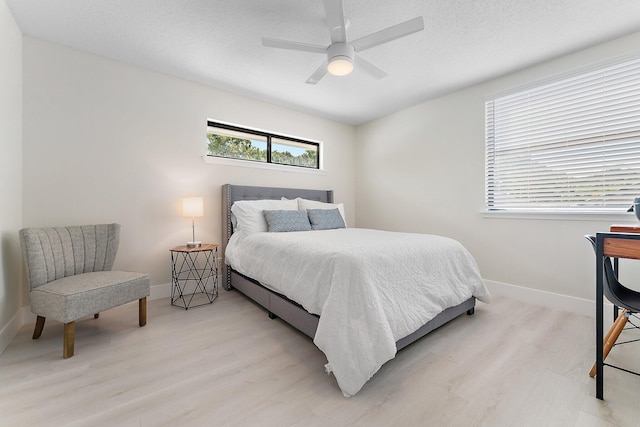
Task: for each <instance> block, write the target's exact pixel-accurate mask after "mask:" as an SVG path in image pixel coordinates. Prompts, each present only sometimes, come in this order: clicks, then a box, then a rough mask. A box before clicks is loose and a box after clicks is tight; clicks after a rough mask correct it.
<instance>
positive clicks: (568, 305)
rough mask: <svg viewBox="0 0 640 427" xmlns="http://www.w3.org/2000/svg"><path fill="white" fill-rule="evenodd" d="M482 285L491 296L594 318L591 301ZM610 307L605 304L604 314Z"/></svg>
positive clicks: (493, 285)
mask: <svg viewBox="0 0 640 427" xmlns="http://www.w3.org/2000/svg"><path fill="white" fill-rule="evenodd" d="M484 283H485V284H486V285H487V288H489V291H490V292H491V294H492V295H493V296H506V297H508V298H513V299H515V300H520V301H524V302H530V303H533V304H539V305H544V306H545V307H551V308H555V309H558V310H566V311H570V312H572V313H575V314H580V315H583V316H589V317H595V310H596V303H595V301H592V300H588V299H583V298H577V297H572V296H568V295H562V294H556V293H553V292H547V291H541V290H539V289H532V288H524V287H522V286H516V285H510V284H507V283H500V282H494V281H491V280H485V281H484ZM612 307H613V306H612V305H611V304H609V303H608V302H605V308H604V309H605V312H606V311H608V310H610V309H611V308H612Z"/></svg>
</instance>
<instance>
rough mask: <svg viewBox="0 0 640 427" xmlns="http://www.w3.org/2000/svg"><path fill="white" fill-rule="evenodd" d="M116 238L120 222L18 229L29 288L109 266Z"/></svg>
mask: <svg viewBox="0 0 640 427" xmlns="http://www.w3.org/2000/svg"><path fill="white" fill-rule="evenodd" d="M119 242H120V225H119V224H99V225H77V226H69V227H50V228H24V229H22V230H20V244H21V245H22V256H23V258H24V263H25V267H26V270H27V281H28V283H29V290H31V289H33V288H36V287H38V286H41V285H44V284H45V283H49V282H51V281H53V280H58V279H61V278H63V277H67V276H73V275H76V274H81V273H89V272H92V271H108V270H111V268H112V267H113V262H114V261H115V258H116V253H117V251H118V244H119Z"/></svg>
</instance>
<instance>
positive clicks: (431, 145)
mask: <svg viewBox="0 0 640 427" xmlns="http://www.w3.org/2000/svg"><path fill="white" fill-rule="evenodd" d="M638 46H640V33H636V34H633V35H631V36H628V37H625V38H622V39H619V40H615V41H611V42H609V43H605V44H602V45H600V46H597V47H594V48H590V49H587V50H584V51H581V52H577V53H575V54H572V55H568V56H565V57H562V58H559V59H556V60H553V61H549V62H547V63H545V64H542V65H540V66H536V67H532V68H529V69H526V70H523V71H521V72H518V73H514V74H511V75H508V76H505V77H502V78H499V79H496V80H494V81H491V82H488V83H484V84H479V85H476V86H473V87H470V88H468V89H465V90H461V91H458V92H456V93H453V94H450V95H448V96H443V97H441V98H438V99H435V100H432V101H429V102H425V103H423V104H420V105H417V106H415V107H413V108H410V109H407V110H404V111H401V112H398V113H396V114H392V115H390V116H387V117H383V118H381V119H378V120H375V121H372V122H370V123H367V124H364V125H361V126H360V127H358V129H357V140H358V153H359V154H358V157H357V163H356V164H357V172H358V173H357V185H356V194H357V199H356V202H357V206H358V210H357V215H356V222H357V223H358V226H360V227H373V228H383V229H391V230H403V231H412V232H425V233H433V234H442V235H446V236H451V237H454V238H456V239H458V240H460V241H461V242H463V243H464V244H465V245H466V246H467V248H468V249H469V250H470V251H471V252H472V254H473V255H474V256H475V258H476V260H477V261H478V264H479V267H480V270H481V273H482V276H483V278H484V279H486V280H489V281H494V282H500V283H504V284H511V285H517V286H521V287H525V288H531V289H536V290H542V291H547V292H552V293H557V294H562V295H568V296H572V297H577V298H584V299H589V300H593V299H594V297H595V291H594V280H595V279H594V272H595V265H594V254H593V251H592V249H591V248H590V246H589V245H588V244H587V242H586V240H585V239H584V238H583V235H584V234H587V233H593V232H596V231H607V230H608V229H609V225H610V224H614V223H625V222H631V223H633V222H635V217H633V215H632V214H626V213H621V214H620V215H611V216H605V217H593V216H592V217H589V216H582V217H580V218H576V217H572V218H570V219H568V220H561V219H558V218H554V219H540V217H536V218H533V219H531V218H528V219H523V218H519V219H518V218H504V217H495V216H494V217H488V216H483V215H482V211H483V209H484V161H485V158H484V144H485V141H484V131H485V128H484V100H485V96H487V95H490V94H492V93H496V92H499V91H502V90H507V89H510V88H513V87H517V86H519V85H522V84H526V83H529V82H533V81H536V80H539V79H542V78H546V77H549V76H553V75H555V74H559V73H564V72H567V71H570V70H572V69H575V68H578V67H583V66H587V65H590V64H594V63H598V62H601V61H605V60H609V59H612V58H616V57H618V56H621V55H627V54H630V53H633V52H638V51H639V50H640V49H639V48H638ZM629 202H630V204H631V202H632V200H630V201H629Z"/></svg>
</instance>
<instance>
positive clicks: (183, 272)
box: [169, 244, 218, 310]
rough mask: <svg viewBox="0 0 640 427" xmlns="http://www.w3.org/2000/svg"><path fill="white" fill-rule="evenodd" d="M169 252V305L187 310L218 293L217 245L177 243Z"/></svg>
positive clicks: (214, 296)
mask: <svg viewBox="0 0 640 427" xmlns="http://www.w3.org/2000/svg"><path fill="white" fill-rule="evenodd" d="M169 251H170V252H171V305H175V306H177V307H182V308H184V309H185V310H188V309H189V308H190V307H198V306H200V305H205V304H211V303H213V301H214V300H215V299H216V297H217V296H218V245H204V244H203V245H201V246H199V247H196V248H190V247H187V246H177V247H175V248H173V249H170V250H169Z"/></svg>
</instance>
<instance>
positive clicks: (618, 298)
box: [584, 235, 640, 313]
mask: <svg viewBox="0 0 640 427" xmlns="http://www.w3.org/2000/svg"><path fill="white" fill-rule="evenodd" d="M584 237H585V238H586V239H587V240H589V241H590V242H591V245H592V246H593V250H594V251H596V249H597V248H596V236H593V235H586V236H584ZM604 277H605V280H604V288H603V292H604V296H605V297H606V298H607V299H608V300H609V301H611V303H612V304H615V305H617V306H618V307H622V308H626V309H627V310H629V311H631V312H634V313H637V312H640V292H636V291H634V290H632V289H629V288H627V287H625V286H624V285H623V284H622V283H620V282H619V281H618V277H617V275H616V273H615V271H614V270H613V265H611V259H610V258H609V257H604Z"/></svg>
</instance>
